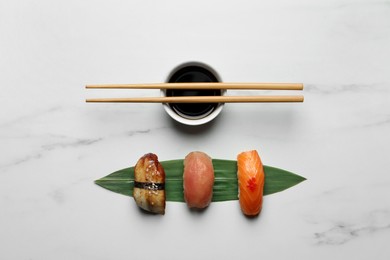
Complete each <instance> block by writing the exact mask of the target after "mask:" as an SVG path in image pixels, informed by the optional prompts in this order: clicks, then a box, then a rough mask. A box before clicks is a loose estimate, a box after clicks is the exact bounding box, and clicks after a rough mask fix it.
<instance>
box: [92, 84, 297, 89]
mask: <svg viewBox="0 0 390 260" xmlns="http://www.w3.org/2000/svg"><path fill="white" fill-rule="evenodd" d="M85 87H86V88H90V89H253V90H254V89H258V90H303V84H302V83H224V82H199V83H198V82H195V83H194V82H190V83H155V84H108V85H87V86H85Z"/></svg>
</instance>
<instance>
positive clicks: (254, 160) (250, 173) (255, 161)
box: [237, 150, 265, 216]
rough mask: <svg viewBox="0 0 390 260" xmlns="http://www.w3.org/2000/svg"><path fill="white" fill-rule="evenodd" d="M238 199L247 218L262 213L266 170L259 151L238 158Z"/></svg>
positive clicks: (242, 154)
mask: <svg viewBox="0 0 390 260" xmlns="http://www.w3.org/2000/svg"><path fill="white" fill-rule="evenodd" d="M237 168H238V171H237V177H238V187H239V190H238V197H239V201H240V207H241V210H242V212H243V213H244V214H245V215H247V216H256V215H258V214H259V213H260V211H261V207H262V203H263V189H264V178H265V176H264V169H263V164H262V162H261V159H260V156H259V154H258V153H257V151H255V150H252V151H247V152H242V153H240V154H239V155H238V156H237Z"/></svg>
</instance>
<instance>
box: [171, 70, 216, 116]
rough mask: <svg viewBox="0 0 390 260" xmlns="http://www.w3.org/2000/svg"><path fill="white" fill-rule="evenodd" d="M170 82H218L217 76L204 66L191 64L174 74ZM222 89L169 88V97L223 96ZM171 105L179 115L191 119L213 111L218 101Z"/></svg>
mask: <svg viewBox="0 0 390 260" xmlns="http://www.w3.org/2000/svg"><path fill="white" fill-rule="evenodd" d="M168 82H169V83H175V82H184V83H186V82H218V79H217V77H216V76H215V75H214V74H213V73H212V72H211V71H209V70H207V69H206V68H204V67H200V66H196V65H191V66H186V67H183V68H181V69H179V70H177V71H176V72H174V73H173V74H172V76H171V77H170V78H169V80H168ZM221 94H222V92H221V90H220V89H207V90H203V89H202V90H201V89H191V90H173V89H167V90H166V96H167V97H173V96H175V97H181V96H221ZM169 106H170V107H171V108H172V109H173V110H174V111H175V112H176V113H177V114H179V115H181V116H183V117H187V118H191V119H197V118H202V117H205V116H207V115H209V114H210V113H212V112H213V111H214V110H215V109H216V108H217V107H218V103H171V104H169Z"/></svg>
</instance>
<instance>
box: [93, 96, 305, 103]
mask: <svg viewBox="0 0 390 260" xmlns="http://www.w3.org/2000/svg"><path fill="white" fill-rule="evenodd" d="M303 100H304V97H303V96H300V95H299V96H182V97H136V98H91V99H86V102H93V103H253V102H265V103H270V102H303Z"/></svg>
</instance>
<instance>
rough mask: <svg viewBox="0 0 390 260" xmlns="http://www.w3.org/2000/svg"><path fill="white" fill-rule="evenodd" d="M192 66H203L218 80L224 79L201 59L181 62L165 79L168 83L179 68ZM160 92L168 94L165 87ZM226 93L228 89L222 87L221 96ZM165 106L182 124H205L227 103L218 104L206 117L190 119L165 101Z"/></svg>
mask: <svg viewBox="0 0 390 260" xmlns="http://www.w3.org/2000/svg"><path fill="white" fill-rule="evenodd" d="M190 66H198V67H202V68H204V69H206V70H208V71H210V72H211V73H212V74H213V75H214V76H215V77H216V79H217V80H218V82H222V79H221V77H220V75H219V74H218V72H217V71H216V70H215V69H213V68H212V67H211V66H209V65H208V64H206V63H203V62H199V61H189V62H184V63H181V64H179V65H178V66H176V67H175V68H173V70H172V71H171V72H170V73H169V74H168V76H167V77H166V79H165V82H166V83H168V82H169V79H170V78H171V77H172V76H173V74H175V73H176V72H177V71H178V70H180V69H182V68H185V67H190ZM160 94H161V96H163V97H164V96H166V90H165V89H161V90H160ZM225 94H226V90H224V89H221V96H224V95H225ZM162 105H163V107H164V110H165V111H166V112H167V113H168V115H169V116H170V117H171V118H173V119H174V120H176V121H177V122H179V123H182V124H185V125H192V126H194V125H203V124H206V123H208V122H210V121H212V120H213V119H215V118H216V117H217V116H218V115H219V114H220V113H221V111H222V109H223V106H224V105H225V103H218V106H217V107H216V108H215V109H214V110H213V111H212V112H211V113H210V114H208V115H206V116H205V117H202V118H197V119H189V118H185V117H182V116H180V115H179V114H177V113H176V112H175V111H174V110H173V109H172V108H171V107H170V106H169V104H168V103H163V104H162Z"/></svg>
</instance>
